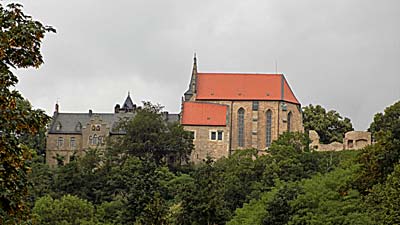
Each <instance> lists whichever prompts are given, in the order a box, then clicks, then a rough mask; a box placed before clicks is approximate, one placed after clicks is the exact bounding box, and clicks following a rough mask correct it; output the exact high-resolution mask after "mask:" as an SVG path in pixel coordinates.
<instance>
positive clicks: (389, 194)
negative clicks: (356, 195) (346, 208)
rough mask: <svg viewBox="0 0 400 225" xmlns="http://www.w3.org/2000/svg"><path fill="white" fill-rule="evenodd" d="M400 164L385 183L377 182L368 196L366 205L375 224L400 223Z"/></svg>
mask: <svg viewBox="0 0 400 225" xmlns="http://www.w3.org/2000/svg"><path fill="white" fill-rule="evenodd" d="M399 197H400V164H397V165H396V166H395V168H394V171H393V173H392V174H390V175H389V176H388V178H387V181H386V182H385V183H384V184H377V185H375V186H374V187H373V189H372V191H371V193H370V194H369V195H368V196H367V197H366V206H367V207H368V211H369V212H370V213H371V215H373V218H374V220H375V224H400V205H399V204H396V203H397V202H398V201H399Z"/></svg>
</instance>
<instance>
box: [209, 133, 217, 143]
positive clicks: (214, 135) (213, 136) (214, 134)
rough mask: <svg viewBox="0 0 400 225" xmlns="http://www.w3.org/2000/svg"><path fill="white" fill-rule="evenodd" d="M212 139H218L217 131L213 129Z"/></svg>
mask: <svg viewBox="0 0 400 225" xmlns="http://www.w3.org/2000/svg"><path fill="white" fill-rule="evenodd" d="M210 138H211V140H213V141H215V140H217V132H215V131H211V137H210Z"/></svg>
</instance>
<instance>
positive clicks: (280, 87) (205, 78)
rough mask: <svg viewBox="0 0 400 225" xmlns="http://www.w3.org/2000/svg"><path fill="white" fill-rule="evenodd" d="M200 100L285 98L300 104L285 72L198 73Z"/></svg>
mask: <svg viewBox="0 0 400 225" xmlns="http://www.w3.org/2000/svg"><path fill="white" fill-rule="evenodd" d="M196 99H198V100H283V101H287V102H292V103H295V104H300V103H299V101H298V100H297V99H296V97H295V96H294V93H293V91H292V90H291V88H290V87H289V84H288V83H287V81H286V79H285V77H284V76H283V74H239V73H197V96H196Z"/></svg>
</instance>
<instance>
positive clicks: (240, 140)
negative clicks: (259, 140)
mask: <svg viewBox="0 0 400 225" xmlns="http://www.w3.org/2000/svg"><path fill="white" fill-rule="evenodd" d="M238 145H239V147H244V109H243V108H240V109H239V110H238Z"/></svg>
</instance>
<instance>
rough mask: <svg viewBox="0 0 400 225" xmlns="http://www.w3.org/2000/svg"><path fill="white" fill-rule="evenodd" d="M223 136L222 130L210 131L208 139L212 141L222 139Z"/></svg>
mask: <svg viewBox="0 0 400 225" xmlns="http://www.w3.org/2000/svg"><path fill="white" fill-rule="evenodd" d="M223 137H224V132H223V131H222V130H219V131H211V132H210V139H211V140H212V141H222V139H223Z"/></svg>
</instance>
